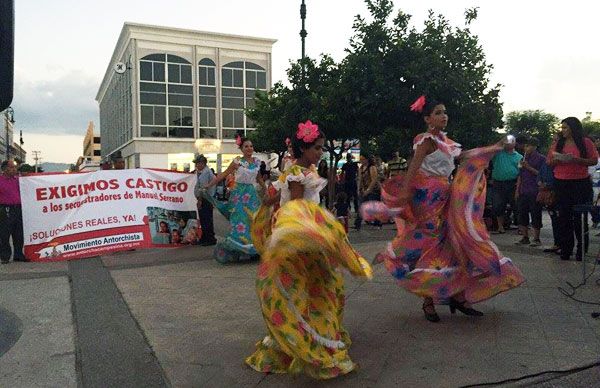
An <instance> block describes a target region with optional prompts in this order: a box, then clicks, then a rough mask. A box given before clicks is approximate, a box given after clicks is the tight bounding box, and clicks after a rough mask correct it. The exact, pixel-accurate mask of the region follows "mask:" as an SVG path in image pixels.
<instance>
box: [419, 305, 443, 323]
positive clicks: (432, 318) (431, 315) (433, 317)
mask: <svg viewBox="0 0 600 388" xmlns="http://www.w3.org/2000/svg"><path fill="white" fill-rule="evenodd" d="M427 310H430V311H427ZM431 310H433V312H431ZM423 313H424V314H425V319H427V320H428V321H429V322H439V321H440V316H439V315H437V313H436V312H435V305H434V304H433V301H432V300H425V301H424V302H423Z"/></svg>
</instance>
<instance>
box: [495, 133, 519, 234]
mask: <svg viewBox="0 0 600 388" xmlns="http://www.w3.org/2000/svg"><path fill="white" fill-rule="evenodd" d="M521 159H523V156H522V155H521V154H520V153H518V152H516V151H515V144H514V143H512V144H511V143H507V144H506V145H505V146H504V149H503V150H502V151H501V152H499V153H497V154H496V155H495V156H494V157H493V158H492V179H493V181H494V185H493V188H494V193H493V207H494V216H495V217H496V220H497V222H498V231H497V232H496V233H499V234H502V233H505V226H506V225H505V224H504V215H505V213H506V205H507V204H510V207H511V209H515V188H516V185H517V176H518V175H519V162H520V161H521ZM508 225H509V226H510V221H509V222H508Z"/></svg>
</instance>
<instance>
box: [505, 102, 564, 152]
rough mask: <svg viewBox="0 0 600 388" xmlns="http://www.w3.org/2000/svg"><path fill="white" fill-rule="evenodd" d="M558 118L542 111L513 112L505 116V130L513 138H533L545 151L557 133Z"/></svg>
mask: <svg viewBox="0 0 600 388" xmlns="http://www.w3.org/2000/svg"><path fill="white" fill-rule="evenodd" d="M558 123H559V120H558V117H556V116H555V115H553V114H552V113H546V112H544V111H543V110H539V109H538V110H525V111H514V112H510V113H508V114H507V115H506V129H507V130H508V131H509V132H510V133H511V134H513V135H515V136H519V135H522V136H527V137H535V138H536V139H537V140H538V142H539V147H540V148H541V149H546V148H547V147H548V146H549V145H550V143H551V142H552V137H553V136H554V134H555V133H556V132H557V131H558Z"/></svg>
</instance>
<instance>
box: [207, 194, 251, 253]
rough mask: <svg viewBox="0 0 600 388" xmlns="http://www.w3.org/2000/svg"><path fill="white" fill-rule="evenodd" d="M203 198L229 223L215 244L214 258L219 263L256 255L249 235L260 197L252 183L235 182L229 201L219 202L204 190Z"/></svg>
mask: <svg viewBox="0 0 600 388" xmlns="http://www.w3.org/2000/svg"><path fill="white" fill-rule="evenodd" d="M202 198H203V200H208V201H209V202H210V203H211V204H212V205H213V206H214V207H215V208H216V209H217V210H218V211H219V212H220V213H221V214H222V215H223V216H224V217H225V218H227V220H229V223H230V225H231V230H230V232H229V234H228V235H227V236H226V237H225V239H224V240H222V241H219V243H218V244H217V245H216V246H215V252H214V256H215V259H216V260H217V261H218V262H219V263H221V264H224V263H230V262H238V261H245V260H250V259H252V258H253V257H255V256H256V255H257V252H256V249H255V248H254V245H253V244H252V237H251V236H250V224H251V220H252V217H253V215H254V213H255V212H256V211H257V210H258V208H259V206H260V199H259V198H258V193H257V191H256V188H255V187H254V185H251V184H244V183H236V184H235V187H234V189H233V190H232V191H231V194H230V196H229V201H227V202H220V201H217V200H215V199H214V198H213V197H211V196H210V195H207V193H206V192H203V196H202Z"/></svg>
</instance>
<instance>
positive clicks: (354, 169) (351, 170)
mask: <svg viewBox="0 0 600 388" xmlns="http://www.w3.org/2000/svg"><path fill="white" fill-rule="evenodd" d="M352 159H353V158H352V154H351V153H350V152H348V153H347V154H346V163H344V165H343V166H342V174H343V178H342V181H343V187H344V192H345V193H346V195H347V196H348V204H350V200H352V199H353V200H354V211H355V212H356V213H357V214H358V184H357V176H358V164H357V163H356V162H354V161H353V160H352Z"/></svg>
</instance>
